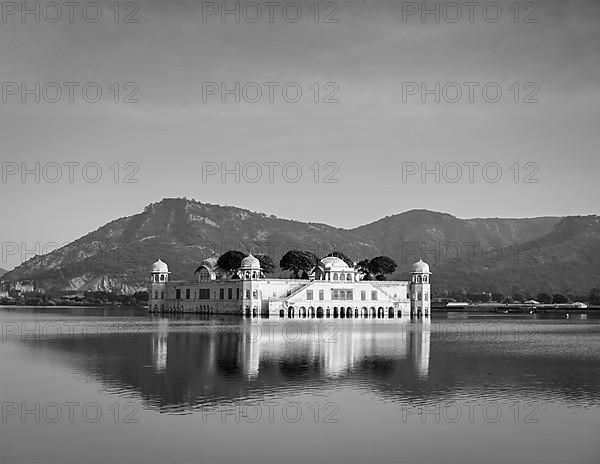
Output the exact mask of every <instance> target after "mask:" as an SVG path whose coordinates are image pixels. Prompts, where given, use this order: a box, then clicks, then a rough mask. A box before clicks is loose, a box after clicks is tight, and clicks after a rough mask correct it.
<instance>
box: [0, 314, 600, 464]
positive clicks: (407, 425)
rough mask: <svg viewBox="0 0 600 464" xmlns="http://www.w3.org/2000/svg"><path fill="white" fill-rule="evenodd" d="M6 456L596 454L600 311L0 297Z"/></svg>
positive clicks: (164, 459)
mask: <svg viewBox="0 0 600 464" xmlns="http://www.w3.org/2000/svg"><path fill="white" fill-rule="evenodd" d="M0 324H1V331H2V333H1V337H2V339H1V342H0V367H1V371H0V398H1V401H2V405H1V406H2V417H1V420H0V462H2V463H30V462H39V463H78V464H81V463H99V462H101V463H221V462H222V463H234V462H240V461H243V462H246V463H247V462H251V463H253V462H256V463H281V462H284V463H286V464H289V463H329V462H331V463H338V462H339V463H380V462H381V463H388V462H389V463H404V462H406V463H420V462H422V463H428V464H429V463H437V462H444V463H478V464H480V463H512V462H514V463H525V462H526V463H528V464H529V463H544V464H547V463H569V464H573V463H597V462H600V440H598V436H600V396H599V391H600V387H599V386H600V319H594V318H592V317H591V316H590V317H588V318H587V319H583V318H582V317H581V316H579V315H572V316H571V318H570V319H568V320H565V319H540V318H534V317H533V316H525V317H508V316H489V315H479V316H476V315H475V316H474V315H469V317H468V318H466V317H464V316H458V315H457V316H453V315H441V316H439V318H437V317H435V316H434V318H433V319H432V320H431V321H430V322H422V321H413V322H411V321H410V320H406V321H403V322H400V321H398V320H397V319H395V320H387V319H326V320H324V319H296V320H288V319H285V320H284V319H262V320H250V319H241V318H240V319H238V318H225V317H212V318H202V317H198V316H192V315H190V316H180V317H175V316H174V317H169V318H163V317H160V316H158V315H154V316H151V315H148V314H147V313H146V312H145V311H143V310H137V311H136V310H122V309H114V308H49V309H45V308H23V307H19V308H14V307H12V308H6V307H0Z"/></svg>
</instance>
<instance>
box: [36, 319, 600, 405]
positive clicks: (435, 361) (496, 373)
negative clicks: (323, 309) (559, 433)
mask: <svg viewBox="0 0 600 464" xmlns="http://www.w3.org/2000/svg"><path fill="white" fill-rule="evenodd" d="M265 323H266V322H265ZM271 323H273V322H272V321H271ZM260 324H264V323H263V322H261V323H260ZM374 324H375V322H374ZM253 327H254V328H256V326H253ZM261 327H262V336H261V337H260V339H259V340H257V338H258V337H257V336H256V332H255V331H252V330H249V329H250V328H251V327H250V326H249V325H245V326H228V327H217V326H212V327H208V326H202V327H200V326H197V327H195V330H189V329H188V330H187V331H183V330H180V329H177V328H170V327H169V321H168V320H164V321H161V322H160V324H159V328H158V330H157V331H154V332H151V333H139V334H136V335H135V337H134V338H133V339H132V338H128V337H114V336H112V335H104V336H102V337H100V338H99V339H96V340H94V341H90V340H84V339H83V338H81V337H65V338H64V339H60V340H58V341H57V340H53V341H52V342H49V341H42V340H35V341H27V342H26V343H28V344H29V345H31V347H33V348H34V349H45V350H52V351H56V350H57V351H59V352H62V353H63V354H65V358H66V359H67V360H68V362H70V363H73V364H75V365H76V366H75V368H76V369H77V370H79V371H82V372H83V373H84V374H88V375H92V376H93V377H95V378H96V379H98V380H99V381H100V382H102V383H103V384H104V385H105V386H106V387H107V388H108V389H110V390H111V391H112V392H118V393H122V394H127V395H129V394H132V393H133V394H136V395H140V396H141V397H142V398H144V399H145V400H146V401H147V402H148V405H149V406H150V407H159V408H161V409H165V410H169V411H178V410H185V409H189V408H194V407H197V406H199V405H203V404H216V403H219V402H222V401H236V400H244V399H248V398H263V397H265V396H271V395H281V394H286V393H294V392H296V393H297V392H308V391H313V392H317V391H323V392H327V391H331V390H332V389H337V388H343V387H348V388H353V389H361V390H365V391H376V392H378V393H379V394H382V395H384V396H385V397H388V398H389V399H390V400H392V401H407V400H409V399H410V400H414V401H440V400H443V399H445V398H447V397H450V396H452V395H457V394H458V395H466V396H468V395H475V396H478V395H480V394H485V392H486V391H487V392H489V391H491V390H493V391H494V393H495V394H496V395H497V394H498V393H500V395H501V396H504V395H505V396H506V397H507V398H511V397H516V396H518V395H522V393H523V392H528V391H529V392H531V396H532V397H536V396H539V395H540V394H541V395H543V396H545V397H547V396H548V395H551V396H557V397H561V396H563V397H564V396H567V397H569V398H572V399H576V400H581V399H584V400H586V401H587V402H593V401H595V400H594V398H596V397H597V385H599V384H600V370H599V369H598V368H597V366H596V363H595V361H594V359H593V358H591V359H589V360H585V359H581V358H580V357H577V358H573V359H571V360H570V361H569V362H570V366H571V372H572V375H571V376H569V377H568V378H565V377H564V362H565V361H564V359H559V358H556V357H554V356H552V355H548V354H547V353H544V352H543V351H532V352H527V351H526V350H525V351H520V352H518V353H512V354H511V353H507V352H503V351H502V350H501V349H498V346H495V347H490V346H489V343H487V342H477V341H476V342H474V343H471V344H467V342H465V341H464V340H460V341H454V342H448V341H443V340H440V339H439V338H436V334H435V333H431V332H430V326H429V325H428V324H421V323H418V324H410V323H406V324H404V325H399V324H398V323H397V322H396V323H395V324H386V323H384V322H380V321H377V327H376V328H373V327H372V326H371V325H370V324H367V323H364V322H363V323H361V324H352V323H351V322H349V323H346V324H344V323H340V325H339V332H338V333H337V334H336V336H335V337H334V338H333V340H332V341H331V342H329V343H326V342H325V341H324V338H323V333H324V332H320V333H317V332H314V331H310V327H314V323H311V324H310V326H309V325H302V327H303V330H304V335H303V336H302V337H301V338H300V339H299V340H297V341H290V336H288V337H287V339H286V337H285V336H284V335H283V332H282V330H281V329H282V327H276V328H275V330H273V331H272V332H271V333H269V331H268V330H265V326H264V325H261ZM269 330H271V329H269ZM290 333H291V332H290ZM478 343H480V344H478ZM533 380H535V383H534V382H533Z"/></svg>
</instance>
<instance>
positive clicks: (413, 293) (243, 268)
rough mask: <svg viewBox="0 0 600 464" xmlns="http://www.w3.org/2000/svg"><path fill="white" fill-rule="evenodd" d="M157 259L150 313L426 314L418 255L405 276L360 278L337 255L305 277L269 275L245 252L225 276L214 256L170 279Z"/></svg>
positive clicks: (425, 283)
mask: <svg viewBox="0 0 600 464" xmlns="http://www.w3.org/2000/svg"><path fill="white" fill-rule="evenodd" d="M169 274H170V272H169V267H168V266H167V264H166V263H164V262H163V261H161V260H160V259H159V260H158V261H156V262H155V263H154V264H153V265H152V269H151V271H150V289H149V309H150V311H152V312H179V313H208V314H238V315H245V316H250V317H257V316H267V315H268V316H270V317H288V318H293V317H308V318H311V317H319V318H321V317H340V318H356V317H379V318H404V317H411V316H412V317H429V316H430V314H431V304H430V301H431V283H430V276H431V272H429V265H428V264H427V263H425V262H423V261H422V260H419V261H418V262H416V263H415V264H413V266H412V272H411V277H410V280H409V281H379V280H375V281H372V280H362V275H361V274H360V273H359V272H357V271H356V269H355V268H354V267H350V266H349V265H348V264H346V263H345V262H344V261H343V260H342V259H340V258H337V257H333V256H329V257H326V258H323V259H322V260H321V261H320V262H319V263H318V265H317V266H316V267H315V268H314V269H313V270H312V271H311V272H310V273H309V278H308V279H272V278H266V277H265V276H264V274H263V272H262V269H261V266H260V261H259V260H258V259H257V258H256V257H254V256H252V255H249V256H246V257H245V258H244V259H243V260H242V262H241V265H240V267H239V269H238V270H237V271H236V272H234V273H233V275H229V274H228V273H226V272H224V271H223V270H221V269H220V268H218V266H217V264H216V259H214V258H213V259H208V260H205V261H203V262H202V263H201V264H200V266H199V267H198V269H197V270H196V272H195V280H190V281H170V280H169Z"/></svg>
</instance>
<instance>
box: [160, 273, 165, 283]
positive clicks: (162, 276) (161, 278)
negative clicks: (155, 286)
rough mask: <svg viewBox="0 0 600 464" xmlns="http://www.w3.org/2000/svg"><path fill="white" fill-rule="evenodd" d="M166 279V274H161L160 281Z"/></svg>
mask: <svg viewBox="0 0 600 464" xmlns="http://www.w3.org/2000/svg"><path fill="white" fill-rule="evenodd" d="M164 280H165V275H164V274H161V275H160V281H161V282H163V281H164Z"/></svg>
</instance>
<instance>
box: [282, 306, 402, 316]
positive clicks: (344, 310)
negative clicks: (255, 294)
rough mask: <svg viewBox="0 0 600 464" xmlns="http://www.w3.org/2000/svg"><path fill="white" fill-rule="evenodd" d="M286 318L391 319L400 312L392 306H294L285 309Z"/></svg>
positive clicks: (400, 312) (283, 311)
mask: <svg viewBox="0 0 600 464" xmlns="http://www.w3.org/2000/svg"><path fill="white" fill-rule="evenodd" d="M285 315H286V312H285V310H283V309H282V310H280V311H279V317H285ZM287 317H288V318H294V317H301V318H315V317H316V318H322V317H333V318H338V317H339V318H340V319H344V318H345V319H350V318H360V317H362V318H369V317H370V318H384V317H388V318H389V319H393V318H394V317H398V318H400V317H402V311H401V310H400V309H398V310H395V309H394V308H393V307H392V306H390V307H388V308H387V309H386V308H384V307H382V306H380V307H378V308H375V307H374V306H371V307H370V308H367V307H366V306H363V307H362V308H360V309H359V308H352V307H349V306H348V307H344V306H341V307H339V308H338V307H337V306H334V307H333V308H326V309H323V307H322V306H318V307H317V308H315V307H313V306H309V307H308V308H306V307H305V306H300V307H299V308H296V307H294V306H290V307H288V309H287Z"/></svg>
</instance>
